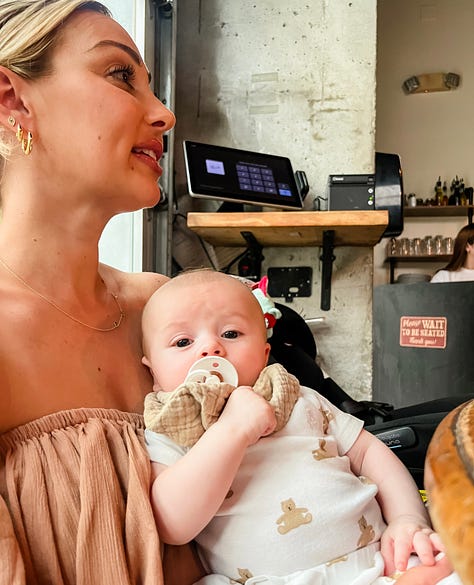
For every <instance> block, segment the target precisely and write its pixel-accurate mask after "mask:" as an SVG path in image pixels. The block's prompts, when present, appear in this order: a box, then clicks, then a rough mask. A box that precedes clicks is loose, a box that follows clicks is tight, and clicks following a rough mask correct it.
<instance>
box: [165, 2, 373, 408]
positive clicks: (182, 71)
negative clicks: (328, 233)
mask: <svg viewBox="0 0 474 585" xmlns="http://www.w3.org/2000/svg"><path fill="white" fill-rule="evenodd" d="M177 5H178V44H177V77H176V100H177V104H176V114H177V119H178V123H177V126H176V191H177V193H178V216H177V218H176V222H175V229H174V257H175V260H176V261H177V262H178V263H179V265H180V266H182V267H183V268H184V267H188V266H196V265H209V264H210V260H212V261H213V263H214V265H216V266H217V267H219V268H222V267H223V266H225V265H226V264H227V263H228V262H229V261H230V260H231V259H232V258H234V257H235V256H236V255H237V253H238V252H239V251H240V250H239V249H231V250H229V249H224V250H222V249H219V250H213V249H209V247H207V254H208V255H209V257H210V259H209V258H208V255H207V254H206V253H204V251H203V244H202V243H200V242H199V241H198V240H197V239H196V238H195V237H194V236H193V234H190V233H189V232H188V231H187V230H186V227H185V214H186V212H187V211H188V210H190V209H194V210H214V209H216V207H217V206H218V204H217V203H213V202H211V203H209V202H203V201H196V200H191V199H190V198H189V196H188V195H187V188H186V184H185V177H184V172H183V156H182V147H181V142H182V140H183V139H184V138H187V139H193V140H199V141H202V142H210V143H214V144H222V145H229V146H234V147H237V148H243V149H247V150H256V151H262V152H267V153H274V154H280V155H284V156H288V157H289V158H290V159H291V161H292V163H293V167H294V169H295V170H296V169H301V170H304V171H305V172H306V174H307V177H308V181H309V184H310V187H311V189H310V193H309V195H308V197H307V200H306V207H307V208H308V209H312V207H313V201H314V199H315V198H316V197H324V196H325V191H326V183H327V177H328V175H329V174H331V173H366V172H373V156H374V141H375V137H374V136H375V128H374V123H375V51H376V1H375V0H353V1H348V0H312V1H311V2H300V3H289V2H286V3H283V2H281V1H280V0H258V1H255V0H251V1H250V0H241V1H239V2H229V1H228V0H202V1H200V2H196V0H178V3H177ZM324 206H325V202H324V201H323V208H324ZM320 252H321V251H320V250H319V249H318V248H307V249H302V248H285V249H280V248H273V249H265V250H264V254H265V262H264V267H263V268H264V270H265V269H266V268H267V267H268V266H303V265H304V266H312V267H313V275H314V279H313V280H314V282H313V291H312V296H311V297H309V298H300V299H295V301H294V303H293V306H294V308H296V309H297V310H298V311H299V312H301V313H302V314H303V315H304V316H306V317H311V318H316V317H323V319H324V321H323V322H322V324H321V325H320V326H318V328H317V329H316V330H315V333H316V338H317V343H318V348H319V351H320V355H321V363H322V365H323V367H324V369H325V370H326V371H327V372H328V373H329V374H330V375H331V376H332V377H333V378H334V379H335V380H336V381H337V382H338V383H339V384H340V385H341V386H343V387H344V388H345V389H346V390H347V391H348V392H350V393H351V394H352V395H353V396H354V397H356V398H367V397H369V396H370V393H371V388H372V358H371V354H372V332H371V331H372V277H373V260H372V249H371V248H358V249H357V248H352V249H350V248H336V250H335V255H336V261H335V265H334V269H333V294H332V305H331V310H330V311H327V312H324V311H321V310H320V308H319V306H320V262H319V256H320Z"/></svg>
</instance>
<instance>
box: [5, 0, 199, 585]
mask: <svg viewBox="0 0 474 585" xmlns="http://www.w3.org/2000/svg"><path fill="white" fill-rule="evenodd" d="M174 122H175V119H174V116H173V114H172V113H171V112H170V111H169V110H167V109H166V108H165V107H164V106H163V104H161V103H160V102H159V100H158V99H156V97H155V96H154V94H153V92H152V90H151V89H150V86H149V73H148V71H147V69H146V67H145V65H144V63H143V61H142V59H141V57H140V56H139V53H138V51H137V48H136V47H135V45H134V43H133V41H132V40H131V38H130V37H129V35H128V34H127V33H126V32H125V31H124V30H123V28H122V27H120V26H119V25H118V24H117V23H116V22H115V21H114V20H112V18H111V17H110V15H109V13H108V11H107V9H106V8H104V7H103V6H102V5H101V4H99V3H97V2H85V1H83V0H49V1H44V0H8V1H7V0H0V129H1V133H0V149H1V154H2V156H3V159H2V160H3V163H2V178H1V185H0V188H1V202H2V220H1V224H0V321H1V323H2V326H1V328H0V355H1V360H0V388H1V393H0V465H1V472H0V496H1V497H0V534H1V545H0V567H1V569H0V583H1V584H2V585H3V584H8V585H12V584H13V585H19V584H25V583H28V584H29V585H30V584H37V585H42V584H43V583H54V584H55V585H57V584H65V585H66V584H67V585H73V584H83V585H86V584H87V585H94V584H96V583H97V584H99V583H100V584H101V585H104V584H105V585H107V584H112V583H113V584H114V585H122V584H125V583H127V584H128V583H132V582H133V583H140V584H146V585H162V583H163V576H162V569H161V558H160V543H159V539H158V535H157V532H156V528H155V523H154V519H153V514H152V513H151V507H150V504H149V497H148V495H149V493H148V492H149V484H150V470H149V463H148V458H147V455H146V452H145V450H144V448H143V427H142V418H141V416H140V415H139V414H138V413H140V412H142V409H143V398H144V396H145V395H146V394H147V393H148V392H149V391H150V389H151V378H150V376H149V374H148V372H147V371H146V369H145V367H144V366H143V365H142V364H141V361H140V360H141V356H142V353H141V342H140V317H141V312H142V307H143V305H144V303H145V301H146V300H147V299H148V298H149V296H150V295H151V294H152V292H153V291H154V290H156V288H158V287H159V286H160V285H161V284H162V283H163V282H164V281H165V280H166V278H165V277H163V276H161V275H157V274H151V273H149V274H125V273H123V272H120V271H118V270H115V269H113V268H111V267H109V266H105V265H103V264H100V263H99V260H98V242H99V238H100V236H101V233H102V230H103V229H104V226H105V225H106V223H107V222H108V221H109V219H110V218H111V217H113V216H114V215H116V214H118V213H122V212H127V211H133V210H138V209H141V208H143V207H148V206H153V205H155V204H156V203H157V201H158V200H159V198H160V192H159V188H158V185H157V180H158V178H159V176H160V174H161V168H160V166H159V158H160V156H161V154H162V149H163V135H164V133H165V132H167V131H168V130H170V129H171V128H172V127H173V125H174ZM171 558H172V562H173V566H172V571H171V572H170V573H169V574H168V576H167V578H166V583H167V584H170V583H176V584H179V585H185V584H186V583H188V582H192V581H194V580H195V579H196V577H197V576H199V571H198V568H197V565H196V566H191V565H190V564H189V563H190V562H191V561H192V560H193V557H192V556H191V552H190V549H189V548H187V549H173V550H171ZM180 571H181V572H180ZM187 573H189V575H188V574H187Z"/></svg>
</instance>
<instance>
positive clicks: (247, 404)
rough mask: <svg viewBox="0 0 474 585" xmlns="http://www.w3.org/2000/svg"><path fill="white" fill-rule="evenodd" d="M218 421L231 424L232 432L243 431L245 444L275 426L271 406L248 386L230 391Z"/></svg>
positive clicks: (254, 441) (252, 441) (257, 438)
mask: <svg viewBox="0 0 474 585" xmlns="http://www.w3.org/2000/svg"><path fill="white" fill-rule="evenodd" d="M219 422H220V423H221V424H227V425H230V426H232V427H233V432H240V433H244V436H245V440H246V442H247V446H249V445H253V444H254V443H256V442H257V441H258V440H259V439H260V437H265V436H266V435H269V434H270V433H272V432H273V431H274V430H275V426H276V418H275V413H274V411H273V408H272V407H271V406H270V404H269V403H268V401H267V400H265V399H264V398H262V397H261V396H259V395H258V394H256V393H255V392H254V391H253V389H252V388H251V387H250V386H239V387H237V388H236V389H235V390H234V391H233V392H232V394H231V395H230V396H229V399H228V400H227V404H226V406H225V408H224V410H223V411H222V414H221V416H220V417H219Z"/></svg>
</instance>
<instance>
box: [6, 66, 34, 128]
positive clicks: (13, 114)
mask: <svg viewBox="0 0 474 585" xmlns="http://www.w3.org/2000/svg"><path fill="white" fill-rule="evenodd" d="M25 88H26V81H25V80H24V79H22V78H21V77H20V76H19V75H17V74H16V73H14V72H13V71H10V69H7V68H6V67H3V66H0V124H2V126H5V128H9V129H10V130H14V131H15V130H16V127H14V128H12V126H14V125H12V124H11V122H9V119H10V120H12V119H14V120H15V122H16V123H20V124H21V125H22V126H24V127H25V128H27V129H29V130H30V129H31V123H29V117H30V112H29V109H28V107H27V106H26V105H25V100H24V90H25Z"/></svg>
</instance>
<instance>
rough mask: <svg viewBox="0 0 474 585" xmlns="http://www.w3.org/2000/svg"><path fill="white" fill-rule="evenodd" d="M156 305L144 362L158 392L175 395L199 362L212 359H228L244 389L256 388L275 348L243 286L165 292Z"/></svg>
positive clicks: (212, 284) (200, 285)
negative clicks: (267, 338)
mask: <svg viewBox="0 0 474 585" xmlns="http://www.w3.org/2000/svg"><path fill="white" fill-rule="evenodd" d="M211 276H212V275H211ZM157 301H158V302H156V303H155V305H154V306H153V307H152V310H151V311H150V312H149V313H148V317H147V318H146V320H145V322H146V326H145V334H146V337H147V339H148V347H149V350H148V355H147V358H148V359H147V360H146V361H145V362H144V363H146V365H148V366H149V367H150V368H151V370H152V372H153V377H154V380H155V387H154V389H155V390H164V391H165V392H171V391H172V390H174V389H175V388H176V387H177V386H179V385H180V384H182V383H183V381H184V379H185V378H186V375H187V373H188V371H189V368H190V367H191V366H192V365H193V364H194V362H196V361H197V360H198V359H200V358H202V357H207V356H220V357H223V358H225V359H226V360H228V361H229V362H231V364H232V365H233V366H234V368H235V369H236V370H237V373H238V377H239V385H240V386H253V384H254V383H255V381H256V380H257V378H258V375H259V374H260V372H261V370H262V369H263V368H264V367H265V365H266V363H267V359H268V354H269V349H270V346H269V344H268V343H267V341H266V331H265V325H264V317H263V313H262V310H261V308H260V306H259V305H258V302H257V301H256V300H255V299H254V298H253V296H252V293H250V291H249V290H247V289H246V287H245V286H244V285H242V283H240V282H238V281H236V280H235V279H232V277H225V278H219V280H218V282H216V281H214V280H213V278H211V277H210V281H209V282H202V281H199V282H197V283H196V282H193V283H192V285H186V284H180V285H174V286H170V287H165V288H164V289H163V290H161V289H160V294H159V297H158V299H157ZM150 320H151V321H152V323H150Z"/></svg>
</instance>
